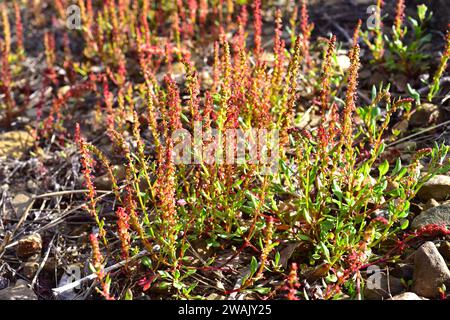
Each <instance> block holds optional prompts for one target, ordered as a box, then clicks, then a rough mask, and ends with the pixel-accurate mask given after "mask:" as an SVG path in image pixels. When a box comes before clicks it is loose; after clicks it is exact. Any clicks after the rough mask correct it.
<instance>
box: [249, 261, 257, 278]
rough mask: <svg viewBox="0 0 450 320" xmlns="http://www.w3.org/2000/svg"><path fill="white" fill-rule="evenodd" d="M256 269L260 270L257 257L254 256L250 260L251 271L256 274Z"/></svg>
mask: <svg viewBox="0 0 450 320" xmlns="http://www.w3.org/2000/svg"><path fill="white" fill-rule="evenodd" d="M256 270H258V261H257V260H256V258H255V257H252V261H251V262H250V273H251V274H252V275H254V274H255V273H256Z"/></svg>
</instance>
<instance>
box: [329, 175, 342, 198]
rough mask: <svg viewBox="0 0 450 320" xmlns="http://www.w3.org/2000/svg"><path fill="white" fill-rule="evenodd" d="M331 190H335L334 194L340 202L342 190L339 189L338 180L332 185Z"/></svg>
mask: <svg viewBox="0 0 450 320" xmlns="http://www.w3.org/2000/svg"><path fill="white" fill-rule="evenodd" d="M331 190H333V193H334V194H335V196H336V197H338V199H339V200H342V196H343V195H342V190H341V188H340V187H339V185H338V184H337V182H336V180H333V183H332V185H331Z"/></svg>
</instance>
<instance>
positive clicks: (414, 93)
mask: <svg viewBox="0 0 450 320" xmlns="http://www.w3.org/2000/svg"><path fill="white" fill-rule="evenodd" d="M406 88H407V91H408V94H409V95H410V96H411V97H412V98H413V99H414V100H416V104H417V105H420V93H419V92H418V91H417V90H416V89H414V88H413V87H411V85H410V84H409V83H408V84H407V85H406Z"/></svg>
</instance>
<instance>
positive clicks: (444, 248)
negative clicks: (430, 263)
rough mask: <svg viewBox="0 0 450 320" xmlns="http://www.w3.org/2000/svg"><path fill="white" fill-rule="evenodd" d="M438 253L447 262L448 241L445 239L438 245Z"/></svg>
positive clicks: (449, 250)
mask: <svg viewBox="0 0 450 320" xmlns="http://www.w3.org/2000/svg"><path fill="white" fill-rule="evenodd" d="M439 253H440V254H441V256H442V257H443V258H444V259H445V260H446V261H447V262H450V241H445V242H444V243H442V244H441V245H440V247H439Z"/></svg>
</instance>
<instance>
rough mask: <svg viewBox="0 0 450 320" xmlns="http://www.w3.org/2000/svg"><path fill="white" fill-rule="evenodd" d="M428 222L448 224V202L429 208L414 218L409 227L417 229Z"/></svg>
mask: <svg viewBox="0 0 450 320" xmlns="http://www.w3.org/2000/svg"><path fill="white" fill-rule="evenodd" d="M428 224H439V225H447V226H450V204H443V205H440V206H437V207H433V208H430V209H428V210H426V211H424V212H422V213H421V214H419V215H418V216H417V217H415V218H414V220H413V222H412V224H411V228H413V229H419V228H421V227H423V226H426V225H428Z"/></svg>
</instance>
